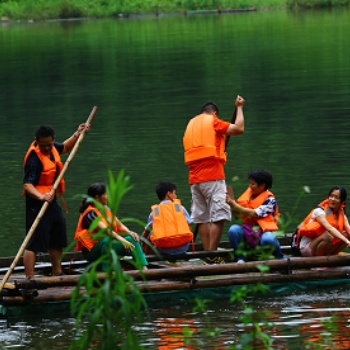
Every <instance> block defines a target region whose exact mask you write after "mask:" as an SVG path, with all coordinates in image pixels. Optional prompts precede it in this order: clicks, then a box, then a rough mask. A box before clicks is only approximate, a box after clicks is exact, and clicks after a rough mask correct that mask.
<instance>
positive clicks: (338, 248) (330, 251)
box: [326, 241, 346, 255]
mask: <svg viewBox="0 0 350 350" xmlns="http://www.w3.org/2000/svg"><path fill="white" fill-rule="evenodd" d="M345 248H346V243H344V242H343V241H341V242H339V243H337V244H335V245H332V246H331V247H330V249H328V250H327V251H326V255H337V254H339V253H340V252H341V251H343V250H344V249H345Z"/></svg>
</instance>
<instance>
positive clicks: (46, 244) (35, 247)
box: [26, 201, 68, 253]
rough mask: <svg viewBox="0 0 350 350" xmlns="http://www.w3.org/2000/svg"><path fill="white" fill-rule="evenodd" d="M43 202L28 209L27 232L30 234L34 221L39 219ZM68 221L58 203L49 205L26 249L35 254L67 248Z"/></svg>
mask: <svg viewBox="0 0 350 350" xmlns="http://www.w3.org/2000/svg"><path fill="white" fill-rule="evenodd" d="M42 205H43V202H39V203H38V205H31V206H27V208H26V230H27V232H29V230H30V228H31V227H32V224H33V222H34V220H35V219H36V218H37V216H38V214H39V212H40V210H41V207H42ZM67 244H68V239H67V228H66V220H65V218H64V216H63V212H62V209H61V207H60V206H59V205H58V204H57V202H56V201H54V202H53V203H51V204H49V205H48V207H47V209H46V211H45V213H44V215H43V217H42V218H41V220H40V221H39V224H38V226H37V227H36V229H35V231H34V233H33V235H32V237H31V239H30V240H29V242H28V245H27V247H26V249H27V250H30V251H33V252H36V253H37V252H43V253H46V252H47V251H48V250H49V249H61V248H65V247H67Z"/></svg>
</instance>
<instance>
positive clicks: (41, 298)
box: [1, 268, 350, 306]
mask: <svg viewBox="0 0 350 350" xmlns="http://www.w3.org/2000/svg"><path fill="white" fill-rule="evenodd" d="M349 274H350V269H349V268H345V269H338V270H325V271H313V270H307V271H305V270H302V271H298V273H296V274H292V275H281V274H277V273H275V274H265V275H260V274H257V273H254V274H241V275H227V276H225V277H222V276H220V277H214V278H211V279H200V280H197V279H195V278H194V279H190V280H188V281H183V280H179V281H152V282H149V281H138V282H136V284H137V286H138V288H139V290H140V291H141V292H142V293H144V294H145V295H147V293H160V292H177V291H183V290H196V289H205V288H218V287H230V286H238V285H247V284H255V283H265V284H270V283H292V282H310V281H320V284H322V281H325V280H332V279H333V280H334V279H348V278H349ZM27 282H29V281H27ZM72 293H73V288H72V287H67V288H65V289H61V288H60V289H57V288H56V289H53V288H51V289H46V290H43V291H40V293H39V294H38V296H36V297H33V298H26V297H23V296H21V295H18V296H8V297H7V296H3V297H2V300H1V304H2V305H3V306H16V305H24V304H40V303H45V302H57V301H68V300H70V298H71V295H72ZM80 293H81V294H82V295H83V294H84V290H81V291H80Z"/></svg>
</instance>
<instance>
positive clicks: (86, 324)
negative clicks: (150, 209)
mask: <svg viewBox="0 0 350 350" xmlns="http://www.w3.org/2000/svg"><path fill="white" fill-rule="evenodd" d="M108 175H109V186H107V193H108V200H109V202H108V204H109V206H110V209H111V210H112V212H113V214H114V215H116V213H117V210H118V208H119V205H120V203H121V200H122V198H123V196H124V195H125V194H126V193H127V192H128V191H129V190H130V189H131V188H132V186H130V184H129V182H130V179H129V177H126V176H125V175H124V170H121V171H120V173H119V174H118V176H117V178H116V179H115V178H114V176H113V174H112V172H111V171H109V173H108ZM90 200H91V201H93V199H92V198H90ZM94 204H95V205H96V206H97V207H98V206H99V205H100V203H98V202H96V201H94ZM103 212H104V211H103V210H101V213H103ZM104 219H105V220H107V217H105V218H104ZM97 224H98V219H96V220H95V221H94V223H93V227H92V229H95V228H96V227H97ZM109 224H112V223H111V222H109ZM109 229H111V227H110V228H109ZM102 231H103V232H99V233H98V234H101V235H104V236H105V230H102ZM112 241H113V240H112V238H111V239H110V247H109V249H108V253H107V254H106V255H104V256H101V257H100V258H99V259H98V260H96V261H95V262H93V263H91V264H90V265H89V266H88V267H87V268H86V270H85V271H84V273H83V274H82V276H81V278H80V279H79V282H78V284H77V287H76V288H75V290H74V292H73V295H72V299H71V312H72V315H73V316H74V317H76V330H77V339H76V340H75V341H74V342H73V343H72V344H71V347H70V348H71V349H88V348H90V347H91V346H92V344H93V347H94V348H96V349H115V348H120V349H138V348H139V347H140V346H139V344H138V340H137V337H136V336H135V334H134V330H133V325H134V324H135V323H136V322H140V321H141V320H142V318H141V310H142V309H143V308H145V307H146V303H145V301H144V299H143V296H142V294H141V292H140V291H139V289H138V288H137V286H136V284H135V283H134V281H133V280H132V278H131V277H130V276H129V275H127V274H125V273H124V272H123V270H122V267H121V264H120V261H119V257H118V256H117V255H116V253H115V251H114V250H113V249H112ZM101 265H104V266H106V272H105V273H104V274H101V273H100V272H99V270H100V266H101Z"/></svg>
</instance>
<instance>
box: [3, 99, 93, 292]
mask: <svg viewBox="0 0 350 350" xmlns="http://www.w3.org/2000/svg"><path fill="white" fill-rule="evenodd" d="M96 111H97V107H96V106H95V107H94V108H93V109H92V111H91V113H90V115H89V117H88V119H87V121H86V124H88V125H89V124H90V123H91V121H92V119H93V118H94V116H95V114H96ZM84 136H85V129H84V130H83V131H82V133H81V134H80V135H79V138H78V140H77V142H76V143H75V145H74V147H73V149H72V150H71V152H70V154H69V157H68V158H67V160H66V162H65V163H64V166H63V168H62V171H61V173H60V174H59V176H58V177H57V179H56V181H55V183H54V184H53V187H52V189H51V191H50V193H51V194H52V195H53V194H54V193H55V192H56V190H57V188H58V185H59V183H60V181H61V180H62V178H63V176H64V174H65V172H66V171H67V169H68V167H69V165H70V163H71V161H72V159H73V157H74V156H75V154H76V153H77V151H78V148H79V146H80V144H81V143H82V141H83V139H84ZM48 206H49V202H45V203H44V204H43V206H42V207H41V209H40V211H39V214H38V215H37V217H36V219H35V220H34V222H33V224H32V226H31V228H30V230H29V231H28V233H27V235H26V237H25V239H24V241H23V243H22V245H21V247H20V248H19V251H18V253H17V255H16V256H15V258H14V260H13V262H12V264H11V266H10V268H9V270H8V271H7V273H6V275H5V276H4V278H3V279H2V281H1V284H0V292H1V291H2V289H3V287H4V285H5V283H6V282H7V280H8V278H9V277H10V275H11V273H12V271H13V269H14V268H15V267H16V265H17V263H18V260H19V259H20V257H21V256H22V254H23V252H24V250H25V248H26V246H27V244H28V242H29V240H30V239H31V237H32V235H33V233H34V231H35V229H36V228H37V226H38V224H39V222H40V220H41V218H42V217H43V215H44V214H45V211H46V209H47V207H48Z"/></svg>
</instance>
